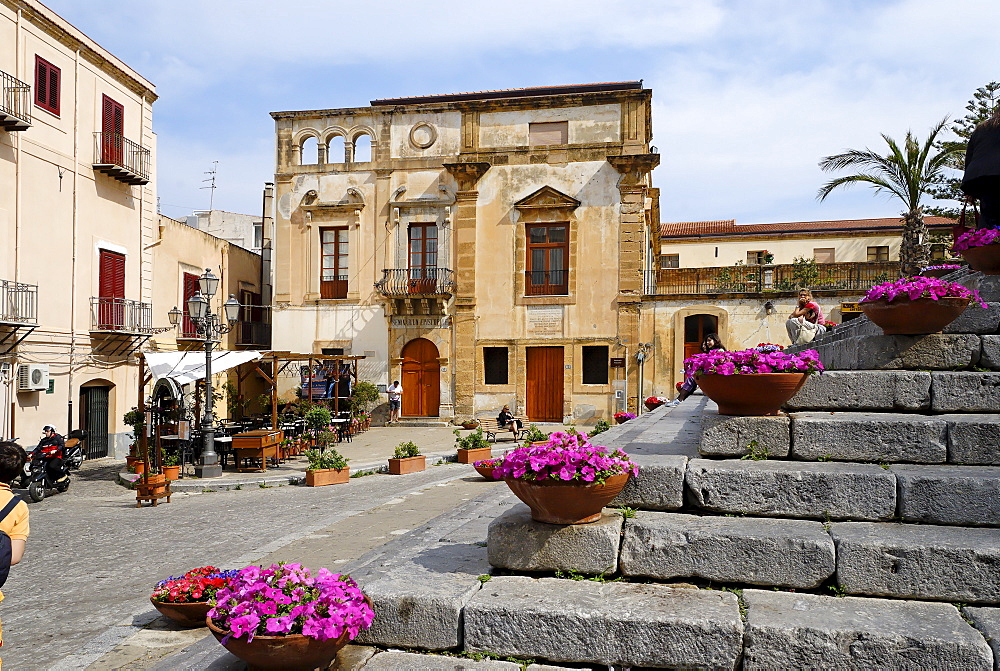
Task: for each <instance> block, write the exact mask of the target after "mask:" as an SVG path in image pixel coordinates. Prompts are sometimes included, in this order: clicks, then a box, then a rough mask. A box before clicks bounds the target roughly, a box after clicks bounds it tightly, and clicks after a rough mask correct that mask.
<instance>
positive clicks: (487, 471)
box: [472, 464, 493, 480]
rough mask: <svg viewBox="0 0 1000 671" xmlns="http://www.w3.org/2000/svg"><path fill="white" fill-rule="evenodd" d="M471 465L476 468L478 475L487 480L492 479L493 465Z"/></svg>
mask: <svg viewBox="0 0 1000 671" xmlns="http://www.w3.org/2000/svg"><path fill="white" fill-rule="evenodd" d="M472 467H473V468H475V469H476V472H477V473H479V475H481V476H483V477H484V478H486V479H487V480H492V479H493V466H476V465H475V464H473V465H472Z"/></svg>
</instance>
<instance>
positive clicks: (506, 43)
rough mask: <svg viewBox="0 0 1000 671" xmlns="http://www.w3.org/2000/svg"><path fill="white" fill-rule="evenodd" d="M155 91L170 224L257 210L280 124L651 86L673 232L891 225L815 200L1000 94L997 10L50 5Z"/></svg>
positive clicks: (826, 3)
mask: <svg viewBox="0 0 1000 671" xmlns="http://www.w3.org/2000/svg"><path fill="white" fill-rule="evenodd" d="M44 2H45V4H46V5H47V6H49V7H50V8H51V9H53V10H54V11H56V12H57V13H59V14H60V15H62V16H63V18H65V19H66V20H68V21H69V22H70V23H72V24H73V25H75V26H76V27H77V28H79V29H80V30H81V31H83V32H84V33H86V34H87V35H88V36H90V37H91V38H92V39H94V40H95V41H97V42H98V43H99V44H101V45H102V46H103V47H104V48H106V49H108V50H109V51H111V52H112V53H113V54H115V55H116V56H118V57H119V58H120V59H122V60H123V61H125V62H126V63H127V64H129V65H130V66H131V67H132V68H133V69H135V70H136V71H137V72H139V73H140V74H141V75H143V76H144V77H145V78H146V79H148V80H150V81H151V82H153V84H155V85H156V88H157V93H158V95H159V99H158V100H157V101H156V103H155V104H154V106H153V129H154V131H155V132H156V134H157V147H158V158H157V189H158V195H159V200H160V208H161V211H162V212H163V213H164V214H166V215H168V216H172V217H183V216H185V215H188V214H191V213H192V212H194V211H196V210H205V209H208V206H209V196H210V191H208V190H206V189H203V188H202V187H204V186H205V185H206V184H205V183H204V182H203V180H204V179H206V178H207V177H208V175H207V174H206V171H208V170H211V169H212V167H213V165H214V163H213V162H215V161H218V164H217V176H216V184H217V189H216V190H215V193H214V206H215V208H216V209H223V210H228V211H230V212H241V213H248V214H258V213H259V212H260V209H261V190H262V188H263V184H264V182H267V181H271V180H272V177H273V173H274V125H273V121H272V119H271V117H270V116H269V115H268V113H269V112H272V111H283V110H306V109H328V108H337V107H356V106H365V105H368V104H369V101H371V100H374V99H377V98H395V97H405V96H412V95H429V94H444V93H456V92H465V91H482V90H490V89H506V88H520V87H527V86H550V85H560V84H583V83H590V82H609V81H631V80H638V79H641V80H643V84H644V86H645V87H646V88H651V89H652V91H653V135H654V139H653V144H654V145H655V146H656V147H657V149H658V150H659V153H660V156H661V164H660V167H659V168H657V169H656V170H655V172H654V174H653V185H654V186H657V187H659V188H660V190H661V197H660V208H661V218H662V219H663V221H665V222H677V221H703V220H715V219H736V221H737V223H740V224H749V223H769V222H791V221H819V220H836V219H865V218H873V217H893V216H897V215H898V214H899V212H900V211H901V209H902V207H901V205H900V204H898V202H895V201H892V200H889V199H888V198H887V197H885V196H881V195H877V194H875V193H874V192H872V191H871V190H870V189H868V188H866V187H863V186H855V187H851V188H849V189H847V190H840V191H836V192H834V193H833V194H831V195H830V196H829V197H828V198H827V199H826V200H825V201H823V202H822V203H821V202H819V201H818V200H817V199H816V192H817V190H818V189H819V187H820V186H821V185H822V184H823V183H824V182H825V181H828V180H829V179H831V178H832V177H833V176H834V175H830V174H827V173H823V172H822V171H821V170H820V169H819V167H818V162H819V160H820V159H821V158H822V157H824V156H828V155H830V154H836V153H839V152H841V151H843V150H845V149H848V148H852V149H863V148H871V149H872V150H875V151H878V152H881V151H882V150H883V148H884V146H885V143H884V141H883V139H882V137H881V134H883V133H884V134H886V135H889V136H891V137H895V138H899V139H901V138H902V137H903V136H904V135H905V134H906V132H907V130H912V131H913V132H914V133H915V134H916V135H917V136H918V137H920V138H922V137H925V136H926V135H927V132H928V130H929V129H930V128H931V127H932V126H933V125H934V124H935V123H937V122H938V121H939V120H941V119H942V118H943V117H945V116H948V117H951V118H956V117H961V116H962V115H963V114H964V113H965V109H964V108H965V105H966V103H967V101H968V100H969V99H970V98H971V97H972V95H973V93H974V92H975V90H976V89H977V88H979V87H980V86H983V85H985V84H987V83H989V82H991V81H1000V36H998V34H997V32H996V26H998V25H1000V2H996V0H951V2H949V3H942V2H940V0H787V1H786V0H573V1H569V0H531V1H528V0H505V1H504V2H482V0H472V1H471V2H470V1H469V0H425V1H423V2H413V1H410V0H394V1H393V0H365V1H363V2H343V1H341V0H283V1H282V2H273V0H216V1H215V2H211V3H209V2H204V0H131V1H130V2H125V3H123V2H121V0H44Z"/></svg>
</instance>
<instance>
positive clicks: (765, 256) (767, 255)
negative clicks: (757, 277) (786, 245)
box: [761, 249, 774, 266]
mask: <svg viewBox="0 0 1000 671" xmlns="http://www.w3.org/2000/svg"><path fill="white" fill-rule="evenodd" d="M761 257H762V259H761V261H763V264H764V265H765V266H769V265H771V264H772V263H774V254H772V253H771V252H769V251H767V250H766V249H765V250H764V251H763V252H761Z"/></svg>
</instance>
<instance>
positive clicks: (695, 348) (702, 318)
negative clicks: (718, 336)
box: [684, 315, 719, 359]
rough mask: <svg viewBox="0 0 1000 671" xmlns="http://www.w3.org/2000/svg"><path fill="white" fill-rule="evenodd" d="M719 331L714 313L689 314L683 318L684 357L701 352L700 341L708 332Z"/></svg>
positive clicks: (717, 320)
mask: <svg viewBox="0 0 1000 671" xmlns="http://www.w3.org/2000/svg"><path fill="white" fill-rule="evenodd" d="M718 332H719V318H718V317H716V316H715V315H690V316H688V317H685V318H684V358H685V359H686V358H688V357H689V356H693V355H695V354H701V343H702V342H704V340H705V336H707V335H708V334H709V333H718Z"/></svg>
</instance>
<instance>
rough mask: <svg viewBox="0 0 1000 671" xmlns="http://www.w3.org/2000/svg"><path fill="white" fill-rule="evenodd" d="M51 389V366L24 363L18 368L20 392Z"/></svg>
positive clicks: (18, 388) (18, 387)
mask: <svg viewBox="0 0 1000 671" xmlns="http://www.w3.org/2000/svg"><path fill="white" fill-rule="evenodd" d="M48 388H49V364H47V363H22V364H20V365H18V367H17V390H18V391H45V390H46V389H48Z"/></svg>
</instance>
